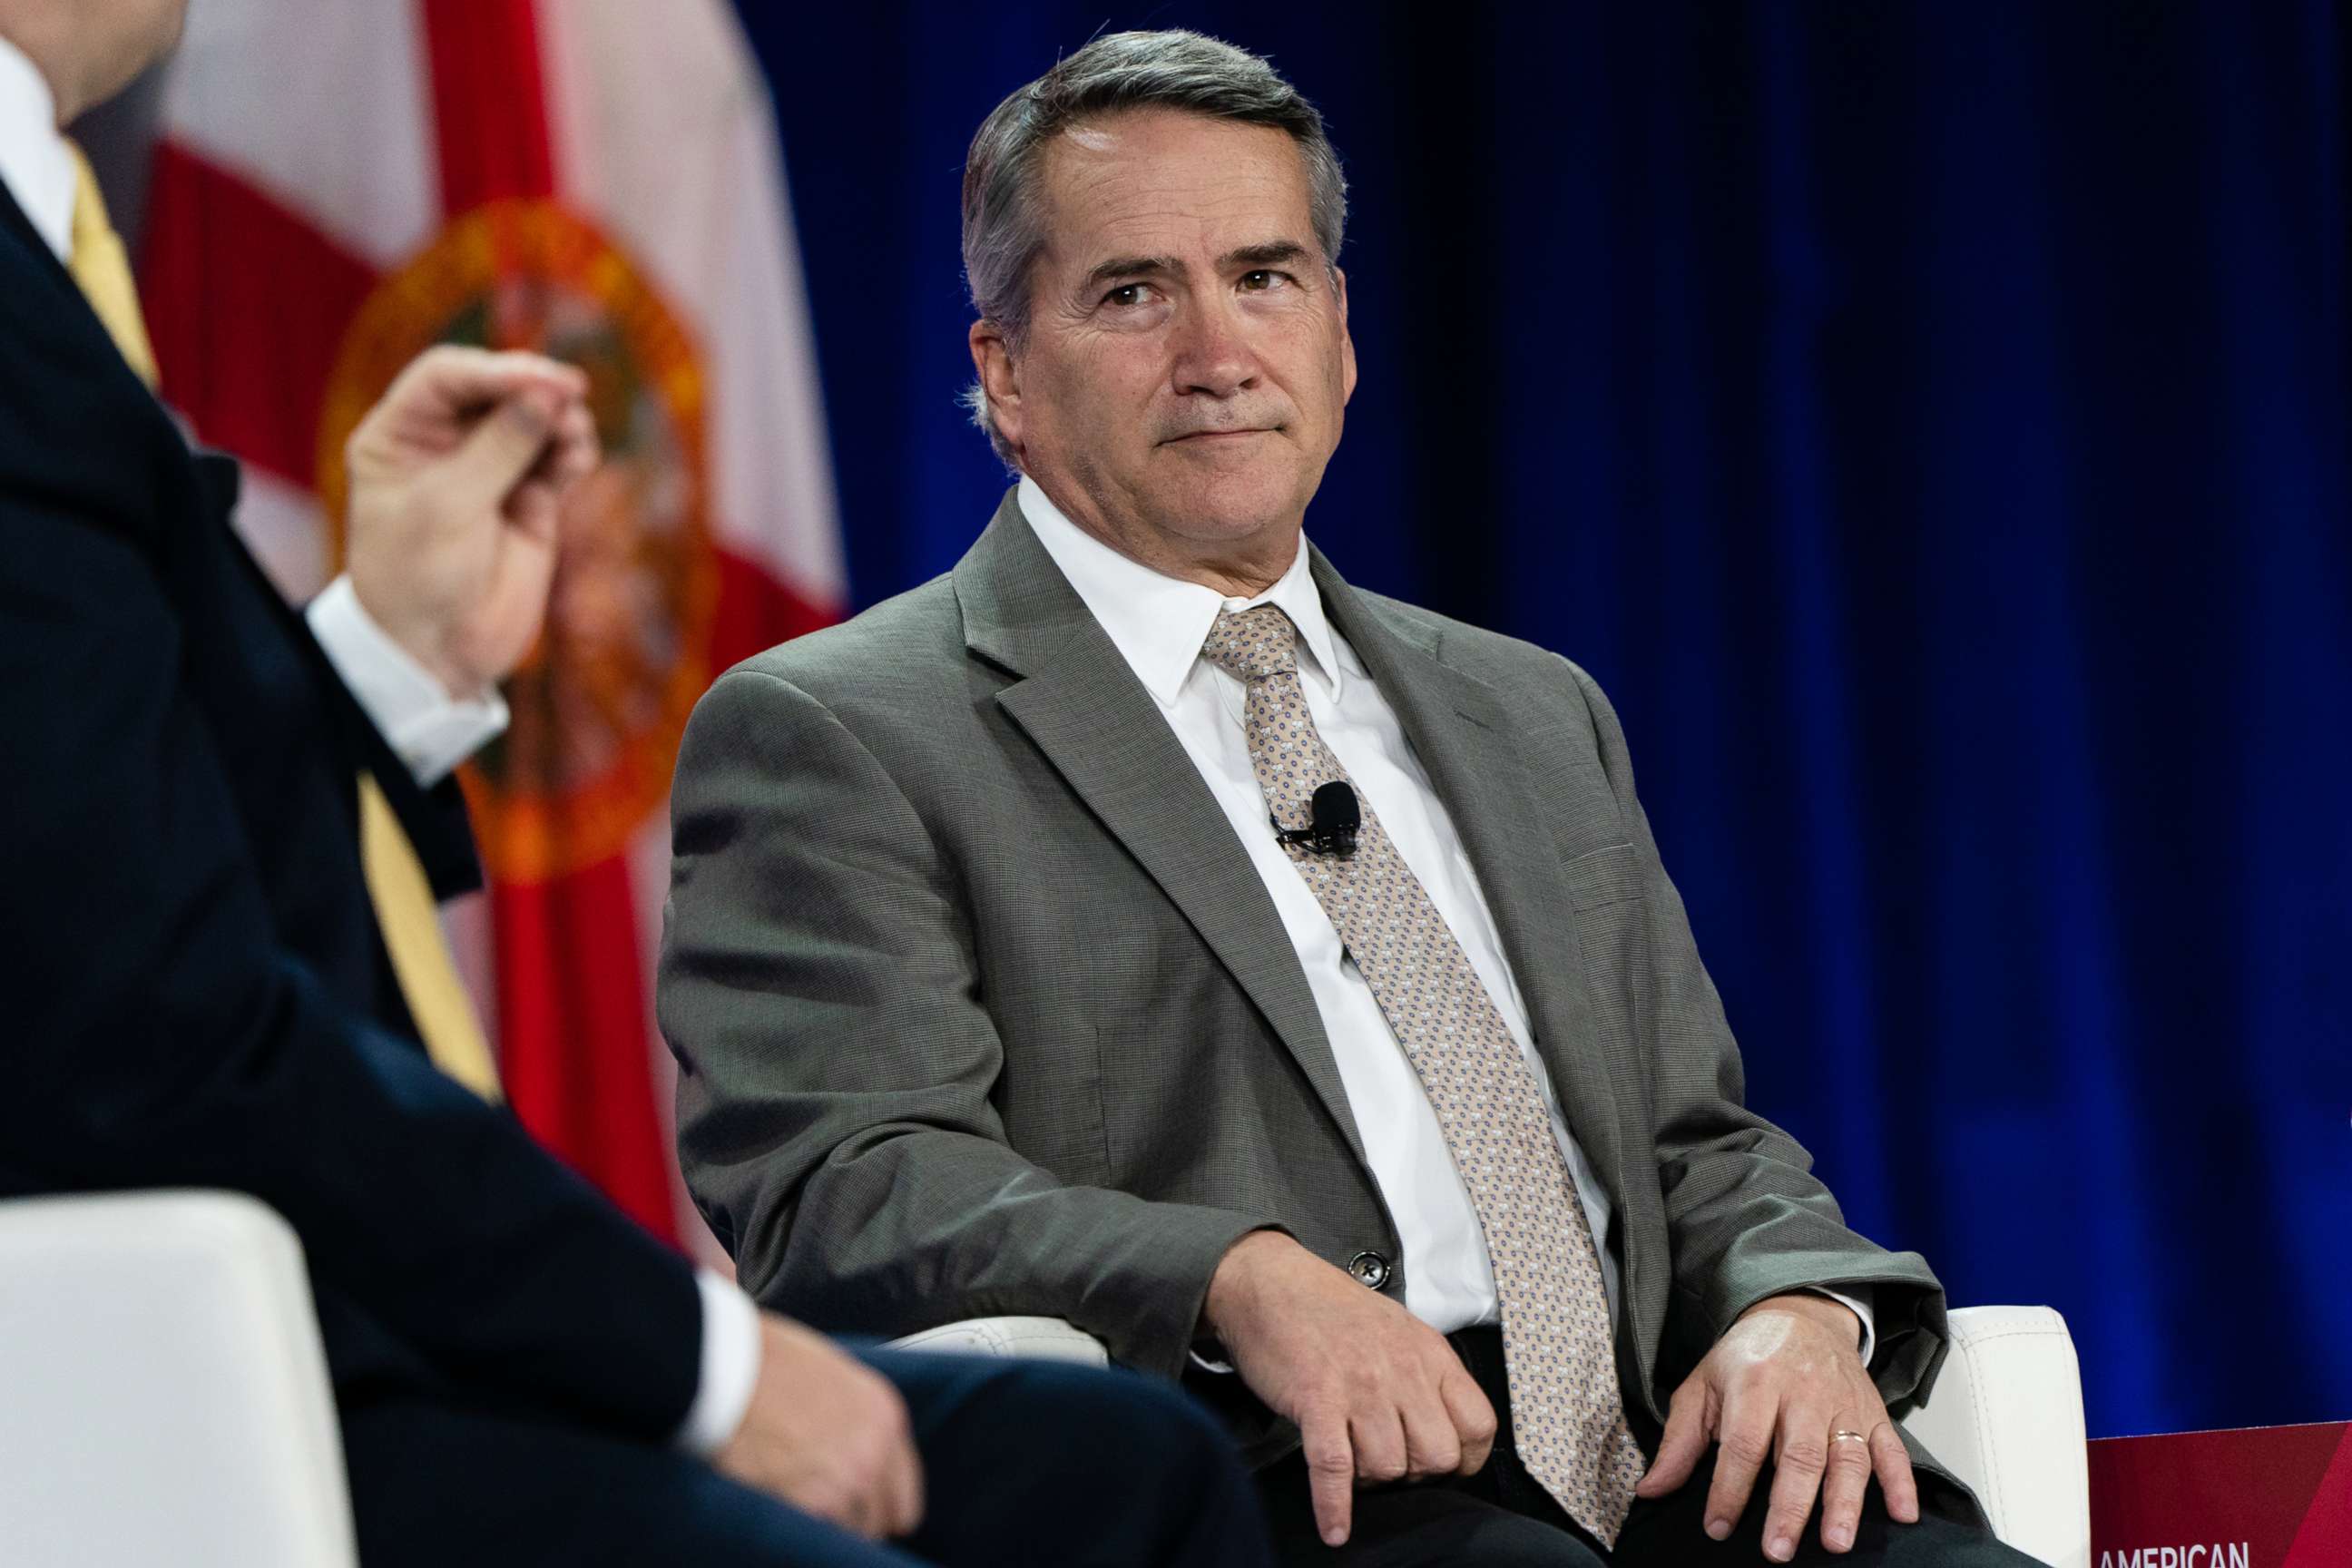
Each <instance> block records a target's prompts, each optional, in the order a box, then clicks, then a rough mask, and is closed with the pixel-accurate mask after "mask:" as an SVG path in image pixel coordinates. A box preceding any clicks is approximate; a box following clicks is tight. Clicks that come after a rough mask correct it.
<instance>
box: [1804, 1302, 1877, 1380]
mask: <svg viewBox="0 0 2352 1568" xmlns="http://www.w3.org/2000/svg"><path fill="white" fill-rule="evenodd" d="M1813 1294H1814V1295H1816V1296H1827V1297H1828V1298H1829V1299H1830V1300H1832V1301H1835V1302H1836V1303H1837V1304H1838V1305H1839V1306H1841V1307H1843V1308H1844V1309H1845V1310H1847V1311H1849V1312H1852V1313H1853V1315H1854V1316H1855V1317H1857V1318H1860V1319H1861V1320H1862V1364H1863V1365H1864V1366H1868V1365H1869V1364H1870V1358H1871V1357H1872V1356H1874V1355H1875V1354H1876V1353H1878V1321H1877V1320H1876V1319H1875V1318H1874V1317H1873V1316H1872V1315H1871V1311H1870V1303H1869V1302H1868V1301H1857V1300H1854V1299H1853V1297H1851V1296H1848V1295H1846V1294H1844V1293H1843V1291H1838V1290H1822V1289H1815V1290H1814V1291H1813Z"/></svg>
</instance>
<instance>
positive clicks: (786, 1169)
mask: <svg viewBox="0 0 2352 1568" xmlns="http://www.w3.org/2000/svg"><path fill="white" fill-rule="evenodd" d="M672 811H673V814H674V816H675V826H676V835H675V837H676V843H675V855H674V858H673V861H672V865H673V871H672V879H671V887H670V903H669V911H668V919H667V924H666V932H665V936H664V941H663V952H662V966H661V982H660V988H659V1009H660V1016H661V1025H662V1031H663V1033H664V1035H665V1036H666V1037H667V1038H668V1040H669V1042H670V1046H671V1048H672V1049H673V1050H674V1051H675V1052H676V1053H677V1058H678V1060H679V1064H680V1069H679V1079H678V1142H679V1151H680V1153H681V1156H682V1158H683V1161H684V1164H685V1168H686V1174H687V1182H688V1186H689V1187H690V1188H691V1190H692V1191H693V1193H694V1194H695V1197H696V1199H697V1201H698V1203H699V1204H700V1205H701V1206H702V1210H703V1213H704V1215H705V1216H706V1217H708V1218H709V1220H710V1222H711V1225H712V1227H713V1229H715V1230H716V1231H717V1232H718V1234H719V1237H720V1238H721V1239H722V1240H724V1241H725V1242H726V1243H727V1244H728V1246H729V1247H730V1250H731V1251H732V1252H733V1253H734V1256H735V1260H736V1267H737V1269H738V1273H739V1276H740V1279H742V1281H743V1283H744V1285H745V1286H746V1287H747V1288H748V1289H751V1291H752V1293H753V1294H754V1295H755V1296H757V1297H758V1298H759V1299H760V1300H761V1301H763V1302H764V1303H766V1304H768V1305H770V1306H772V1307H775V1308H777V1309H779V1310H785V1311H789V1312H791V1313H793V1315H794V1316H797V1317H801V1318H804V1319H806V1320H808V1321H811V1322H813V1323H815V1324H816V1325H818V1326H820V1327H823V1328H829V1329H834V1330H837V1331H856V1332H859V1333H868V1334H897V1333H903V1332H907V1331H912V1330H915V1329H919V1328H923V1327H927V1326H930V1325H934V1324H938V1323H942V1322H950V1321H955V1320H957V1319H960V1318H966V1317H973V1316H984V1315H992V1314H997V1313H1013V1314H1027V1313H1035V1314H1040V1315H1047V1316H1055V1317H1062V1318H1066V1319H1068V1320H1069V1321H1072V1322H1074V1323H1076V1324H1077V1325H1078V1326H1079V1327H1080V1328H1082V1329H1085V1330H1087V1331H1088V1332H1090V1333H1093V1334H1095V1335H1097V1337H1099V1338H1101V1339H1102V1340H1104V1341H1105V1342H1107V1343H1108V1345H1109V1347H1110V1352H1111V1354H1112V1355H1113V1356H1114V1357H1115V1358H1116V1359H1118V1361H1120V1362H1122V1363H1127V1364H1129V1365H1131V1366H1135V1367H1138V1368H1139V1369H1142V1370H1145V1371H1149V1372H1153V1373H1160V1374H1161V1375H1165V1376H1174V1375H1176V1374H1177V1373H1180V1372H1181V1370H1182V1368H1183V1366H1184V1364H1185V1359H1186V1352H1187V1351H1188V1350H1189V1348H1190V1347H1191V1345H1192V1340H1193V1336H1194V1333H1195V1330H1196V1326H1197V1324H1198V1321H1199V1318H1200V1311H1201V1303H1202V1298H1203V1296H1204V1295H1205V1294H1206V1291H1207V1289H1208V1283H1209V1278H1210V1276H1211V1275H1212V1274H1213V1272H1214V1271H1215V1268H1216V1265H1217V1262H1218V1260H1219V1259H1220V1258H1223V1255H1224V1252H1225V1249H1226V1248H1227V1247H1230V1246H1231V1245H1232V1244H1233V1243H1234V1241H1235V1240H1236V1239H1237V1238H1239V1237H1242V1236H1243V1235H1245V1234H1246V1233H1248V1232H1249V1231H1252V1230H1255V1229H1258V1228H1262V1227H1269V1226H1271V1225H1272V1222H1271V1221H1270V1220H1268V1219H1266V1218H1264V1217H1262V1216H1257V1215H1247V1214H1241V1213H1235V1212H1232V1211H1228V1210H1223V1209H1217V1208H1210V1207H1202V1206H1196V1205H1185V1204H1174V1203H1155V1202H1150V1201H1147V1200H1145V1199H1142V1198H1139V1197H1136V1196H1134V1195H1132V1194H1127V1193H1121V1192H1115V1191H1111V1190H1108V1189H1105V1188H1099V1187H1085V1186H1072V1185H1066V1184H1063V1183H1061V1182H1060V1181H1058V1180H1057V1179H1056V1178H1055V1177H1054V1176H1053V1175H1051V1174H1050V1173H1047V1172H1045V1171H1044V1170H1042V1169H1040V1168H1039V1167H1037V1166H1036V1165H1034V1164H1033V1163H1030V1162H1028V1161H1027V1160H1024V1158H1023V1157H1022V1156H1021V1155H1020V1154H1018V1153H1017V1152H1014V1150H1013V1148H1012V1147H1011V1146H1010V1145H1009V1143H1008V1142H1007V1140H1006V1136H1005V1131H1004V1127H1003V1122H1002V1120H1001V1119H1000V1118H999V1116H998V1114H997V1112H996V1110H995V1108H994V1106H993V1105H992V1102H991V1099H990V1096H991V1091H992V1089H994V1087H995V1086H996V1083H997V1081H998V1079H999V1077H1000V1075H1001V1074H1003V1072H1004V1070H1005V1058H1004V1050H1003V1044H1002V1042H1001V1041H1000V1039H999V1037H998V1035H997V1032H996V1028H995V1025H994V1023H993V1021H992V1018H991V1016H990V1015H989V1012H988V1009H987V1007H986V1006H985V1005H984V1003H985V998H984V997H983V996H982V994H981V993H982V986H981V977H980V973H979V970H978V966H977V963H976V962H975V959H974V956H973V945H972V933H971V924H970V916H969V913H968V911H967V910H966V909H965V907H964V906H963V904H962V903H961V898H960V893H959V889H958V887H957V884H956V879H955V876H954V873H953V869H952V868H951V867H950V865H948V864H947V863H946V862H945V861H944V860H943V858H942V857H941V856H940V854H939V852H938V850H937V849H936V847H935V846H934V845H933V843H932V841H931V838H930V837H929V833H928V831H927V829H926V828H925V826H924V824H923V821H922V819H921V817H920V816H919V815H918V814H917V812H916V811H915V809H914V807H913V806H912V805H911V804H909V802H908V798H907V797H906V795H904V794H903V793H902V792H901V791H900V790H899V788H898V785H897V784H895V783H894V782H893V781H892V779H891V777H890V774H889V773H888V772H887V770H886V769H885V768H884V767H883V766H882V764H881V763H879V762H878V761H877V759H876V758H875V756H874V755H873V753H872V752H870V751H869V750H868V749H867V748H866V746H865V745H864V744H862V743H861V742H859V740H858V739H857V737H856V735H854V734H853V733H851V731H850V730H849V729H848V728H846V727H845V725H844V724H843V723H842V722H841V721H840V720H839V719H838V718H837V717H836V716H835V714H834V713H833V712H832V711H831V710H828V709H827V708H826V707H825V706H824V704H822V703H820V702H819V701H817V700H815V699H814V698H813V697H812V696H810V695H809V694H808V693H807V692H805V691H803V690H802V689H800V688H798V687H797V686H795V685H793V684H792V683H790V682H788V681H786V680H783V679H779V678H778V677H776V676H774V675H771V674H767V673H764V672H761V671H759V670H755V669H738V670H736V671H734V672H732V673H730V674H729V675H727V676H726V677H724V678H722V679H720V680H719V683H718V684H717V685H716V686H714V687H713V688H712V689H711V690H710V691H709V694H708V695H706V696H705V697H704V699H703V700H702V703H701V705H700V706H699V707H698V709H697V710H696V711H695V715H694V719H693V721H692V723H691V724H690V725H689V726H688V731H687V737H686V743H685V747H684V750H683V751H682V752H681V754H680V756H679V761H678V770H677V783H676V785H675V789H674V792H673V795H672ZM1038 894H1039V896H1040V897H1041V898H1051V897H1052V896H1053V889H1051V888H1046V887H1041V888H1040V889H1038Z"/></svg>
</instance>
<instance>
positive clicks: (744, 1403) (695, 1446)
mask: <svg viewBox="0 0 2352 1568" xmlns="http://www.w3.org/2000/svg"><path fill="white" fill-rule="evenodd" d="M694 1283H695V1285H696V1286H697V1287H698V1289H700V1290H701V1291H702V1381H701V1382H700V1383H699V1384H696V1385H695V1390H694V1403H693V1405H690V1406H688V1409H687V1412H686V1420H685V1422H684V1423H683V1424H682V1425H681V1426H679V1427H678V1429H677V1436H676V1437H675V1438H673V1439H672V1441H673V1442H674V1443H675V1444H676V1445H677V1447H681V1448H683V1449H685V1450H686V1451H687V1452H688V1453H689V1454H695V1455H698V1456H700V1457H701V1458H706V1459H707V1458H709V1457H710V1456H711V1455H713V1454H715V1453H717V1452H719V1449H721V1448H723V1447H726V1446H727V1443H728V1439H730V1438H731V1437H733V1436H735V1429H736V1428H737V1427H738V1426H741V1425H743V1412H744V1411H746V1410H748V1409H750V1408H751V1390H752V1388H753V1387H754V1386H755V1385H756V1384H758V1383H759V1381H760V1309H759V1308H757V1307H755V1306H753V1305H752V1304H751V1297H749V1296H746V1295H745V1294H744V1293H743V1291H742V1289H741V1288H740V1286H738V1285H737V1284H736V1283H735V1282H734V1281H733V1280H731V1279H727V1278H726V1277H725V1276H723V1275H719V1274H715V1273H713V1272H712V1271H711V1270H709V1269H708V1268H699V1269H697V1270H696V1271H695V1275H694Z"/></svg>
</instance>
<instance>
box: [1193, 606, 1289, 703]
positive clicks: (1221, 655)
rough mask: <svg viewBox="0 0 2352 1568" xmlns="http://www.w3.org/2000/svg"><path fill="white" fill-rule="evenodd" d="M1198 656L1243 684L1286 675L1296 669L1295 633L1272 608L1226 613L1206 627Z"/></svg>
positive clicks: (1285, 618)
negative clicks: (1206, 637) (1206, 636)
mask: <svg viewBox="0 0 2352 1568" xmlns="http://www.w3.org/2000/svg"><path fill="white" fill-rule="evenodd" d="M1201 657H1202V658H1205V659H1207V660H1208V661H1209V662H1210V663H1211V664H1213V665H1215V666H1216V667H1217V668H1220V669H1223V670H1224V671H1225V672H1226V673H1227V674H1229V675H1231V676H1232V677H1233V678H1234V679H1236V680H1239V681H1241V682H1242V683H1243V684H1244V685H1247V684H1248V683H1249V682H1251V681H1254V680H1264V679H1265V678H1266V677H1268V676H1270V675H1289V674H1292V673H1294V672H1296V671H1297V668H1298V633H1297V628H1295V627H1294V626H1291V624H1290V617H1289V616H1286V615H1284V614H1283V613H1282V611H1281V609H1280V608H1279V607H1278V606H1276V605H1253V606H1252V607H1251V608H1249V609H1246V610H1225V611H1223V612H1221V613H1220V614H1219V615H1218V616H1217V624H1216V625H1215V626H1211V627H1210V628H1209V640H1208V641H1206V642H1204V643H1202V645H1201Z"/></svg>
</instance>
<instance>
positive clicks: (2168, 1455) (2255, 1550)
mask: <svg viewBox="0 0 2352 1568" xmlns="http://www.w3.org/2000/svg"><path fill="white" fill-rule="evenodd" d="M2090 1447H2091V1564H2092V1568H2352V1424H2347V1423H2342V1422H2338V1423H2336V1424H2335V1425H2332V1426H2255V1427H2250V1428H2248V1429H2246V1430H2244V1431H2240V1432H2182V1433H2179V1434H2177V1435H2175V1436H2165V1437H2108V1438H2104V1439H2102V1440H2100V1441H2098V1442H2095V1443H2093V1444H2092V1445H2091V1446H2090Z"/></svg>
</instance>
